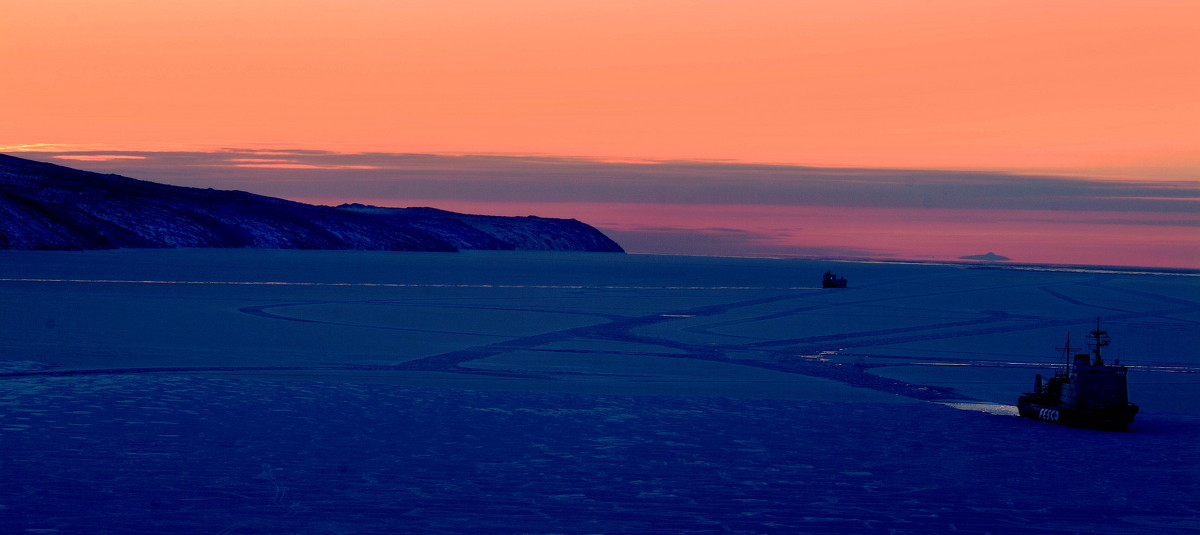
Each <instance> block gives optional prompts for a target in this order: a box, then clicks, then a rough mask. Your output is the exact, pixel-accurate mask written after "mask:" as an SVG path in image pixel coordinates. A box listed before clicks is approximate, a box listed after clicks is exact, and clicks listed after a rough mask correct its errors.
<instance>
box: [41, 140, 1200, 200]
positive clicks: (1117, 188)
mask: <svg viewBox="0 0 1200 535" xmlns="http://www.w3.org/2000/svg"><path fill="white" fill-rule="evenodd" d="M106 155H107V156H113V157H114V158H113V159H111V160H103V159H97V158H99V157H103V156H106ZM24 156H26V157H31V158H33V159H42V160H46V161H54V162H57V163H60V164H63V165H68V166H71V167H77V168H82V169H88V170H93V171H100V172H112V173H117V174H123V175H127V176H131V177H134V178H140V179H145V180H152V181H160V182H166V183H171V184H177V185H184V186H193V187H212V188H217V189H239V190H245V191H250V192H253V193H259V194H263V195H272V196H278V197H284V198H324V199H347V200H355V201H358V202H370V201H371V200H372V199H381V200H388V201H391V200H396V199H405V198H412V199H456V200H464V201H487V202H593V203H597V202H598V203H669V204H737V205H787V206H847V207H849V206H854V207H871V208H924V209H1000V210H1063V211H1101V212H1158V213H1164V212H1165V213H1192V214H1194V213H1196V212H1197V210H1198V207H1200V201H1198V199H1200V183H1197V182H1194V181H1192V182H1185V181H1175V182H1171V181H1164V180H1150V179H1146V180H1120V181H1118V180H1112V179H1101V178H1088V177H1071V176H1056V175H1025V174H1010V173H998V172H976V171H946V170H913V169H870V168H821V167H804V166H791V165H771V164H746V163H733V162H722V161H651V162H608V161H598V160H591V159H583V158H564V157H553V156H544V155H527V156H521V155H492V154H464V155H448V154H417V153H386V152H365V153H339V152H332V151H321V150H296V149H236V148H230V149H221V150H214V151H191V152H189V151H175V152H149V151H95V150H90V151H61V152H38V153H26V154H24ZM72 158H79V159H72ZM85 158H86V159H85Z"/></svg>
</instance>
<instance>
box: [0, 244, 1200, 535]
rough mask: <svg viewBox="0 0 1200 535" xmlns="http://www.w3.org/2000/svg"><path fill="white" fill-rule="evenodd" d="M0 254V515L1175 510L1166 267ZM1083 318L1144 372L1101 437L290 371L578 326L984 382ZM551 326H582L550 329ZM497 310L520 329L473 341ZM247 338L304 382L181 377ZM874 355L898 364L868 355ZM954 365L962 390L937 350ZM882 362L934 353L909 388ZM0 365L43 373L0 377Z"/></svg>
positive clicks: (534, 517) (249, 353)
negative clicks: (1127, 424)
mask: <svg viewBox="0 0 1200 535" xmlns="http://www.w3.org/2000/svg"><path fill="white" fill-rule="evenodd" d="M0 263H3V264H4V268H3V270H4V271H5V279H4V280H2V281H0V282H2V284H0V293H3V297H4V299H3V300H0V307H3V312H5V314H2V315H0V319H2V320H3V322H4V323H3V325H4V327H5V328H4V329H3V331H2V333H0V334H2V335H3V337H4V338H3V339H4V340H5V342H6V343H7V344H8V350H9V354H10V355H11V356H12V359H11V360H10V361H7V364H4V368H2V369H4V370H6V373H10V375H9V376H7V377H3V378H2V380H0V533H10V532H11V533H56V532H57V533H165V532H171V533H230V534H233V533H647V532H651V533H653V532H659V533H688V532H693V533H694V532H717V531H725V532H733V533H770V532H776V533H939V532H941V533H1014V532H1019V533H1035V534H1036V533H1194V532H1196V530H1197V529H1200V508H1197V506H1196V498H1195V497H1196V496H1200V488H1198V486H1200V468H1198V466H1200V463H1197V462H1196V459H1200V455H1198V453H1200V452H1198V451H1197V449H1198V448H1200V446H1197V445H1198V444H1200V416H1198V415H1197V414H1195V413H1192V414H1187V413H1180V412H1186V411H1175V410H1173V408H1172V407H1173V406H1178V404H1179V401H1180V400H1181V399H1183V398H1181V397H1180V396H1177V395H1173V394H1172V392H1178V391H1179V390H1184V389H1188V388H1191V390H1192V391H1195V389H1194V385H1192V386H1191V387H1189V385H1190V384H1192V382H1190V381H1191V380H1190V379H1189V377H1194V376H1196V372H1197V370H1198V369H1200V368H1198V366H1200V362H1197V360H1196V359H1197V358H1200V356H1198V355H1200V354H1198V353H1196V352H1195V351H1193V349H1194V348H1195V347H1197V346H1198V345H1200V344H1198V343H1192V342H1195V341H1197V336H1200V335H1198V334H1197V333H1200V331H1197V329H1196V325H1197V323H1198V320H1200V317H1198V316H1200V296H1198V295H1197V284H1196V283H1195V282H1194V281H1195V280H1197V279H1196V278H1195V277H1191V276H1190V275H1179V274H1163V275H1155V274H1145V273H1109V272H1105V271H1104V270H1092V271H1082V272H1081V271H1071V270H1062V271H1034V272H1026V271H1014V270H1001V269H996V270H971V269H965V268H963V267H961V266H923V265H892V264H852V263H845V264H842V265H840V266H839V267H838V271H839V272H845V273H847V275H848V276H850V278H851V287H850V288H847V289H845V290H835V291H832V292H827V291H824V290H821V289H820V288H817V287H814V286H815V282H813V280H812V279H814V278H816V277H819V274H820V273H821V272H823V271H824V269H825V264H824V263H821V262H791V261H768V260H761V259H759V260H754V259H689V258H675V257H657V258H649V257H638V256H636V255H614V256H602V257H586V258H584V257H581V256H578V255H521V254H517V255H512V256H508V255H499V254H491V255H489V254H463V255H442V256H437V255H422V254H414V255H395V254H384V253H378V254H367V253H361V252H330V251H316V252H298V251H287V252H280V251H220V252H213V251H187V250H177V251H176V250H172V251H113V252H92V253H80V254H72V253H45V254H37V253H28V254H26V253H22V254H6V255H0ZM481 266H483V267H486V269H483V268H481ZM1184 277H1191V278H1190V279H1186V278H1184ZM89 281H90V282H89ZM113 281H121V282H113ZM147 281H149V282H147ZM1181 281H1182V282H1181ZM214 283H215V284H214ZM346 283H349V284H352V285H351V286H342V285H343V284H346ZM379 284H391V286H381V285H379ZM434 305H436V306H434ZM430 310H434V311H438V312H437V313H436V314H435V313H430V312H428V311H430ZM254 311H257V312H271V313H272V314H274V316H271V315H266V314H252V313H251V312H254ZM387 311H391V312H392V314H391V315H387V313H386V312H387ZM561 314H568V315H570V317H571V318H592V319H588V320H587V321H585V322H576V321H574V320H572V321H560V320H561V316H559V315H561ZM1097 315H1103V316H1104V319H1105V325H1106V327H1107V328H1109V329H1110V330H1111V331H1112V332H1113V333H1114V337H1115V340H1114V345H1117V344H1120V345H1121V346H1123V347H1126V348H1129V349H1128V352H1127V353H1126V354H1125V355H1123V359H1124V361H1125V362H1126V363H1128V364H1130V365H1131V366H1134V368H1133V371H1131V376H1132V377H1131V381H1135V382H1136V381H1143V380H1145V381H1146V382H1145V383H1143V384H1147V385H1157V386H1155V387H1154V388H1155V390H1156V391H1159V392H1161V393H1162V394H1163V395H1162V396H1159V397H1157V398H1151V397H1149V396H1146V397H1143V396H1144V395H1145V392H1146V391H1140V392H1139V391H1138V390H1137V389H1135V388H1132V387H1131V391H1133V392H1134V394H1135V397H1134V401H1136V402H1142V403H1144V407H1143V412H1142V413H1141V414H1139V415H1138V418H1137V420H1135V422H1134V425H1133V427H1132V429H1131V431H1130V432H1128V433H1109V432H1097V431H1087V430H1079V429H1070V428H1065V427H1059V426H1054V425H1050V424H1045V423H1042V422H1035V421H1032V420H1027V419H1020V418H1016V417H1012V416H1001V415H997V414H989V413H987V412H979V411H960V410H955V409H953V408H950V407H947V406H944V405H940V404H936V403H918V402H909V403H870V402H864V401H856V402H836V401H831V400H824V401H814V400H808V399H807V398H798V399H785V398H778V397H777V398H771V399H734V398H732V397H720V396H705V397H701V396H686V397H683V396H681V397H669V396H647V395H642V396H617V395H599V394H588V393H574V394H570V393H550V392H545V391H537V390H536V389H535V388H532V387H519V388H516V389H515V390H514V391H503V389H497V391H486V392H485V391H471V390H468V389H466V387H463V386H462V385H466V384H468V382H467V381H461V382H460V386H459V387H457V388H456V387H454V386H453V383H454V381H446V383H447V384H449V385H450V386H447V387H445V388H440V389H423V388H415V387H413V386H412V385H400V384H390V385H387V384H354V383H352V382H348V380H346V379H345V378H341V379H338V381H339V382H333V380H328V381H322V379H323V378H322V377H321V376H320V375H321V373H322V372H321V371H320V370H321V366H326V365H328V364H329V363H332V365H355V366H359V365H361V366H362V367H363V368H364V369H366V368H365V367H367V366H368V365H380V366H382V365H386V364H410V363H413V362H417V363H418V364H421V363H422V361H423V360H424V361H427V362H425V363H424V364H428V365H429V366H430V369H434V370H435V371H436V372H437V373H443V372H446V371H447V370H450V369H451V367H452V366H454V365H460V366H462V367H465V368H470V367H472V366H475V367H477V368H481V367H483V366H482V364H483V363H485V362H484V360H483V359H484V358H490V357H487V355H495V356H496V357H495V358H494V360H493V364H495V362H501V363H504V362H511V361H512V359H508V360H507V361H506V360H505V359H504V358H503V355H504V354H505V353H506V352H508V353H509V355H510V356H511V352H514V351H518V350H520V351H532V350H537V351H539V352H538V353H537V354H538V355H542V356H545V358H546V359H549V360H548V361H547V362H550V363H557V362H560V361H565V359H567V358H570V357H571V356H572V355H575V354H582V353H577V352H579V351H585V352H590V353H587V354H588V355H591V356H592V357H595V358H594V359H593V360H595V361H597V362H600V363H601V365H598V366H599V367H598V368H597V369H596V370H594V371H592V372H589V373H593V374H594V377H591V378H593V379H596V381H595V382H594V383H589V384H595V383H603V380H611V381H613V382H618V381H622V380H624V379H622V378H625V379H629V378H630V377H631V376H634V377H633V378H632V379H630V380H629V381H628V382H627V383H625V384H634V383H635V382H637V380H638V378H637V377H636V374H639V373H642V374H646V373H649V372H648V371H647V370H637V369H629V368H617V367H616V364H615V363H612V362H609V361H604V360H603V359H602V358H601V357H602V356H603V355H605V354H607V353H605V352H612V353H614V354H623V355H641V354H645V353H646V352H648V351H652V352H654V354H656V355H657V357H658V358H676V357H678V358H690V359H696V361H697V362H699V361H703V360H704V359H710V360H711V359H716V360H718V361H720V362H722V363H726V364H729V363H731V362H735V361H736V363H737V364H738V365H745V366H762V367H769V368H768V369H770V370H776V371H778V370H781V369H786V370H791V371H796V372H797V373H809V372H811V373H818V372H820V373H821V374H822V375H820V376H821V377H824V378H826V379H832V380H839V381H845V382H846V383H847V384H850V385H851V386H857V387H859V388H873V389H875V390H876V391H877V392H884V393H887V394H893V393H904V395H915V394H916V393H919V392H922V390H921V389H922V388H925V386H926V385H936V384H937V383H938V382H939V381H940V382H941V383H943V384H945V385H946V386H948V387H952V389H954V390H957V391H958V392H959V393H963V394H967V395H968V397H970V396H974V397H976V398H978V399H983V400H993V401H996V400H999V401H1004V400H1005V396H1007V402H1008V403H1011V402H1012V400H1013V399H1015V395H1016V393H1018V392H1020V391H1021V390H1022V389H1024V388H1027V386H1026V385H1029V384H1031V379H1032V374H1033V373H1034V372H1035V368H1036V367H1038V366H1045V365H1048V364H1051V363H1053V362H1055V359H1056V357H1055V356H1054V355H1055V352H1054V350H1053V348H1054V347H1055V345H1057V344H1058V343H1059V341H1060V340H1061V335H1062V333H1063V332H1064V331H1065V330H1070V329H1074V330H1075V332H1076V334H1077V335H1078V334H1079V333H1080V332H1082V331H1083V328H1085V327H1087V326H1088V325H1090V324H1091V322H1092V321H1093V320H1094V319H1095V317H1096V316H1097ZM556 317H557V318H560V320H555V321H554V322H551V321H546V318H556ZM443 318H454V319H455V321H454V322H453V323H449V322H447V321H446V320H445V319H443ZM497 318H499V319H497ZM483 319H486V321H479V322H478V323H479V325H473V324H472V321H475V320H483ZM615 320H619V321H615ZM500 321H510V322H511V325H508V326H504V325H500V324H499V323H497V322H500ZM422 322H424V323H422ZM606 322H607V323H606ZM425 323H428V324H429V325H425ZM559 323H561V324H559ZM580 323H587V324H592V323H594V324H595V325H596V326H597V327H596V328H590V327H589V328H588V329H585V330H584V331H573V330H572V329H571V328H572V326H575V325H579V324H580ZM147 324H152V325H154V331H153V332H147V327H146V325H147ZM481 326H482V327H481ZM485 327H486V328H487V329H488V330H487V332H483V331H481V329H482V328H485ZM509 327H521V328H523V329H524V328H531V330H530V331H529V332H525V331H521V334H519V335H516V334H514V336H505V337H500V339H499V341H497V337H496V336H495V335H496V334H497V333H496V332H493V330H494V329H497V328H499V329H501V330H505V329H508V328H509ZM543 328H544V329H545V330H546V331H553V332H549V333H548V334H550V335H553V336H545V335H542V334H537V333H540V331H539V330H540V329H543ZM505 332H512V333H516V332H517V331H515V330H511V331H505ZM234 333H239V334H240V335H239V336H234V335H233V334H234ZM529 333H535V334H532V335H528V334H529ZM655 344H657V345H655ZM443 346H445V347H443ZM460 348H465V349H462V350H459V349H460ZM485 350H486V351H485ZM551 350H553V351H551ZM372 351H374V352H372ZM618 352H619V353H618ZM425 355H431V357H430V359H432V360H429V359H423V358H422V357H424V356H425ZM447 356H448V357H451V358H442V357H447ZM35 357H36V358H35ZM406 359H410V360H406ZM555 359H557V360H555ZM280 360H281V361H282V362H276V361H280ZM526 360H529V361H531V362H529V363H527V364H528V365H529V366H533V365H535V364H536V362H532V361H534V360H536V359H526ZM624 360H629V359H624ZM364 361H366V363H365V364H364ZM825 361H828V362H825ZM264 363H265V364H285V365H289V366H296V367H301V368H305V370H306V371H303V372H297V373H301V374H303V373H307V374H309V377H308V380H296V379H293V380H288V381H268V380H262V379H234V378H229V377H215V376H200V375H188V374H186V373H184V372H185V368H188V367H190V366H198V365H208V366H217V367H223V368H236V367H237V366H238V365H248V364H256V365H258V364H264ZM379 363H383V364H379ZM837 364H844V366H843V367H840V368H838V367H830V366H832V365H837ZM522 365H526V363H523V364H522ZM439 366H440V367H439ZM605 366H606V367H605ZM869 366H875V367H873V368H869ZM90 368H104V369H90ZM493 368H494V369H491V370H490V371H492V372H497V373H503V372H506V371H511V372H514V373H518V372H519V373H528V374H534V375H536V374H549V370H551V369H552V366H549V365H547V366H545V367H543V368H541V369H532V370H505V369H501V368H503V366H501V365H496V366H494V367H493ZM884 368H890V369H892V371H898V372H899V375H897V376H899V377H902V378H904V380H902V381H896V382H891V383H881V384H879V383H874V382H872V381H871V380H869V379H871V374H870V373H868V372H870V371H871V370H875V371H880V370H883V369H884ZM412 369H417V370H418V371H417V372H414V373H423V372H421V371H420V370H422V369H423V368H412ZM960 369H961V370H970V371H969V372H968V374H967V375H970V374H975V375H983V377H982V378H979V379H978V380H979V381H980V384H976V385H972V383H971V380H974V379H975V377H974V375H972V376H971V377H966V375H964V374H955V373H948V372H947V371H951V372H952V371H954V370H960ZM77 370H83V371H87V372H89V373H87V374H79V375H71V374H70V373H69V372H72V371H77ZM864 370H866V371H864ZM913 370H917V371H921V370H924V371H929V370H934V371H936V372H937V373H933V374H924V375H926V377H920V380H918V381H914V380H913V378H915V377H918V376H916V375H908V373H909V372H911V371H913ZM459 371H461V370H459ZM475 371H479V370H478V369H476V370H475ZM668 371H669V370H668ZM995 371H1001V372H1003V374H993V373H992V372H995ZM27 372H32V373H41V372H45V373H44V374H43V375H41V376H17V375H12V374H14V373H27ZM60 372H62V373H60ZM92 372H95V373H92ZM363 373H364V375H365V374H369V373H368V372H363ZM781 373H782V372H781ZM789 373H790V372H789ZM886 373H887V372H882V371H880V373H878V374H875V375H876V376H882V375H885V374H886ZM669 375H670V374H669V373H667V372H664V373H663V376H664V377H666V378H668V379H669V378H670V377H669ZM999 375H1003V377H1002V378H1001V377H999ZM1156 376H1157V377H1158V378H1159V379H1155V377H1156ZM471 377H475V378H478V377H480V376H478V375H474V376H471ZM562 377H565V378H571V377H576V376H562ZM578 377H584V376H582V375H581V376H578ZM1168 377H1169V378H1171V380H1172V381H1175V378H1179V380H1178V381H1175V382H1172V383H1171V384H1170V385H1167V384H1165V383H1166V380H1165V379H1163V378H1168ZM606 378H607V379H606ZM964 378H965V379H967V380H964ZM1143 378H1144V379H1143ZM324 379H330V378H324ZM514 381H515V380H514ZM581 381H582V379H581ZM581 381H580V382H581ZM906 381H907V382H910V383H914V384H905V383H906ZM493 382H495V383H498V384H499V383H501V381H498V380H497V381H493ZM557 383H559V384H565V385H569V384H572V382H571V381H569V380H567V379H560V380H558V381H557ZM475 384H479V383H475ZM637 384H640V385H650V386H648V387H646V388H654V387H653V384H655V383H647V382H638V383H637ZM1168 386H1169V387H1171V388H1167V387H1168ZM762 387H763V388H764V389H767V388H772V389H775V390H782V389H783V387H780V386H778V385H776V386H769V385H762ZM789 388H790V387H789ZM1172 389H1175V390H1172ZM522 390H523V391H522ZM763 397H764V398H769V397H770V396H766V395H764V396H763ZM920 399H928V398H927V397H921V398H920Z"/></svg>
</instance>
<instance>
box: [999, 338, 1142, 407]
mask: <svg viewBox="0 0 1200 535" xmlns="http://www.w3.org/2000/svg"><path fill="white" fill-rule="evenodd" d="M1089 334H1090V335H1091V336H1090V337H1091V340H1092V341H1091V343H1090V344H1089V345H1091V346H1092V353H1091V355H1089V354H1087V353H1079V354H1076V355H1075V356H1074V357H1073V358H1072V357H1071V350H1072V348H1071V335H1070V334H1067V345H1066V347H1064V348H1062V349H1063V352H1064V353H1065V354H1066V356H1067V357H1068V358H1067V363H1066V369H1065V370H1064V371H1062V372H1058V373H1055V374H1054V376H1053V377H1050V379H1049V380H1048V381H1046V384H1044V385H1043V384H1042V376H1041V375H1040V374H1039V375H1038V376H1037V377H1036V379H1035V380H1034V384H1033V392H1026V393H1024V394H1021V396H1020V397H1019V398H1017V411H1018V412H1019V413H1020V415H1021V416H1024V417H1026V418H1033V419H1034V420H1042V421H1044V422H1050V423H1055V424H1060V425H1068V426H1071V427H1086V428H1090V429H1108V430H1121V429H1125V428H1126V427H1128V426H1129V424H1130V423H1131V422H1133V417H1134V416H1135V415H1136V414H1137V412H1138V406H1137V405H1134V404H1133V403H1130V402H1129V390H1128V384H1127V383H1126V372H1128V368H1126V367H1125V366H1121V365H1120V361H1115V362H1114V363H1113V365H1111V366H1109V365H1106V364H1105V363H1104V359H1103V358H1102V357H1101V356H1100V348H1101V347H1104V346H1107V345H1108V344H1109V338H1108V333H1107V332H1105V331H1102V330H1100V320H1099V319H1097V320H1096V330H1094V331H1091V332H1090V333H1089Z"/></svg>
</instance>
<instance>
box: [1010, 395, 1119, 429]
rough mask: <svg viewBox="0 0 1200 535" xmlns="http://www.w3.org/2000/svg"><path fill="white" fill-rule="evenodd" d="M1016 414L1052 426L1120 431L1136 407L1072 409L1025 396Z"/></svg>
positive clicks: (1021, 399)
mask: <svg viewBox="0 0 1200 535" xmlns="http://www.w3.org/2000/svg"><path fill="white" fill-rule="evenodd" d="M1017 412H1018V413H1019V414H1020V415H1021V416H1024V417H1025V418H1032V419H1034V420H1040V421H1043V422H1049V423H1052V424H1058V425H1065V426H1070V427H1082V428H1087V429H1100V430H1106V431H1122V430H1124V429H1125V428H1127V427H1129V424H1130V423H1132V422H1133V417H1134V416H1135V415H1137V412H1138V407H1137V405H1134V404H1132V403H1130V404H1127V405H1124V406H1118V407H1112V408H1107V409H1102V410H1083V409H1073V408H1070V407H1065V406H1062V405H1059V404H1057V403H1053V402H1047V401H1044V400H1038V399H1037V398H1036V396H1031V395H1025V396H1021V397H1020V398H1019V399H1018V400H1017Z"/></svg>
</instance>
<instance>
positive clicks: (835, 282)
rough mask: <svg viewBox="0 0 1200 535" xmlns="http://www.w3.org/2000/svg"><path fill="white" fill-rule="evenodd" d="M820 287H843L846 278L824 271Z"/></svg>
mask: <svg viewBox="0 0 1200 535" xmlns="http://www.w3.org/2000/svg"><path fill="white" fill-rule="evenodd" d="M821 287H822V288H845V287H846V278H845V277H839V276H837V275H834V274H833V272H832V271H826V272H825V278H824V279H822V280H821Z"/></svg>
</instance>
